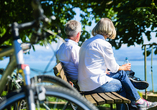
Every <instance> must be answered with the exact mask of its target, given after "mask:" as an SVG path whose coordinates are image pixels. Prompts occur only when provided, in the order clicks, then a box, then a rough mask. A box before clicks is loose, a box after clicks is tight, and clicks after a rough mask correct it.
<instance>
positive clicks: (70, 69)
mask: <svg viewBox="0 0 157 110" xmlns="http://www.w3.org/2000/svg"><path fill="white" fill-rule="evenodd" d="M65 41H66V42H64V43H63V44H62V45H61V46H60V48H59V50H58V51H57V53H56V57H57V60H59V61H60V62H62V63H63V65H64V69H65V71H66V73H67V74H68V76H69V77H70V78H71V79H72V80H77V79H78V62H79V50H80V47H79V46H78V43H77V42H75V41H73V40H70V39H65Z"/></svg>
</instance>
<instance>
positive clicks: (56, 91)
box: [0, 87, 97, 110]
mask: <svg viewBox="0 0 157 110" xmlns="http://www.w3.org/2000/svg"><path fill="white" fill-rule="evenodd" d="M45 89H46V93H45V94H46V98H50V97H51V98H52V97H56V99H63V100H66V101H67V102H68V103H70V104H73V105H77V107H79V108H81V109H83V110H97V108H96V107H95V106H94V105H93V104H91V103H90V102H88V101H87V100H86V99H85V98H83V97H82V96H81V95H80V94H78V93H74V91H71V90H69V89H66V88H59V87H57V88H56V87H55V88H52V87H45ZM15 93H16V92H15ZM15 97H16V98H15ZM23 99H25V94H24V92H23V91H20V93H18V94H16V95H13V96H10V97H7V98H6V99H5V100H3V101H2V102H1V103H0V109H4V108H6V107H8V106H10V105H12V104H14V103H15V102H18V101H20V100H23ZM5 102H7V103H5ZM41 102H42V101H41ZM41 102H40V103H41ZM67 102H66V103H65V104H67ZM44 103H46V104H47V105H46V106H47V108H50V110H53V109H54V106H56V107H58V105H56V104H58V102H57V103H56V102H55V104H53V103H52V102H50V101H49V100H46V101H44ZM51 103H52V104H51ZM41 104H42V103H41ZM52 105H53V106H52ZM46 106H44V107H46ZM51 106H52V107H51ZM59 107H60V106H59ZM65 107H66V106H65V105H64V104H63V106H61V107H60V108H65ZM68 107H70V106H68ZM75 107H76V106H75ZM70 108H71V107H70ZM68 109H69V108H68ZM55 110H58V108H55ZM60 110H61V109H60ZM70 110H71V109H70Z"/></svg>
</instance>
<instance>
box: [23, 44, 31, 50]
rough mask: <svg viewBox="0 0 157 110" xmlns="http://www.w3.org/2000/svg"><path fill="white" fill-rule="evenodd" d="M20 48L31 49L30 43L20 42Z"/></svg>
mask: <svg viewBox="0 0 157 110" xmlns="http://www.w3.org/2000/svg"><path fill="white" fill-rule="evenodd" d="M21 48H22V50H28V49H31V44H30V43H22V44H21Z"/></svg>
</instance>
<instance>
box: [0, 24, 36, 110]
mask: <svg viewBox="0 0 157 110" xmlns="http://www.w3.org/2000/svg"><path fill="white" fill-rule="evenodd" d="M22 25H25V26H26V25H27V26H32V25H33V23H24V24H19V25H18V24H17V23H13V24H12V32H13V46H12V47H10V48H7V49H4V50H3V51H1V52H0V57H4V56H8V55H11V57H10V62H9V64H8V66H7V68H6V69H5V71H4V73H3V75H2V78H1V80H0V87H1V89H0V94H2V92H3V90H4V88H5V86H6V84H7V81H8V78H7V77H8V76H10V75H11V74H12V73H13V71H14V70H15V69H16V68H17V69H18V70H17V71H18V72H19V73H21V74H22V76H23V78H24V86H25V87H24V89H25V94H26V96H27V103H28V105H29V106H28V107H29V110H35V104H34V93H33V90H32V89H31V83H30V68H29V66H28V65H26V64H24V58H23V49H22V47H21V42H20V38H19V29H20V28H23V27H21V26H22ZM27 26H26V27H27ZM29 47H30V46H26V47H24V48H25V49H29Z"/></svg>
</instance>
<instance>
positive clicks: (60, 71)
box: [53, 62, 68, 82]
mask: <svg viewBox="0 0 157 110" xmlns="http://www.w3.org/2000/svg"><path fill="white" fill-rule="evenodd" d="M53 70H54V74H55V75H56V76H57V77H60V78H61V79H63V80H64V81H66V82H68V78H67V77H66V73H65V72H64V68H63V65H62V63H61V62H59V63H58V64H57V65H56V66H55V67H54V68H53Z"/></svg>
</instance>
